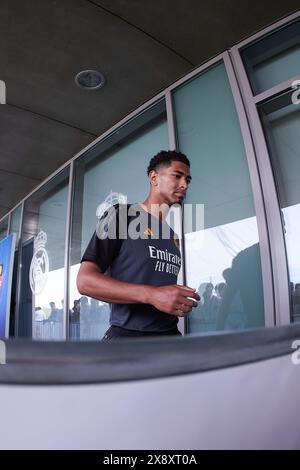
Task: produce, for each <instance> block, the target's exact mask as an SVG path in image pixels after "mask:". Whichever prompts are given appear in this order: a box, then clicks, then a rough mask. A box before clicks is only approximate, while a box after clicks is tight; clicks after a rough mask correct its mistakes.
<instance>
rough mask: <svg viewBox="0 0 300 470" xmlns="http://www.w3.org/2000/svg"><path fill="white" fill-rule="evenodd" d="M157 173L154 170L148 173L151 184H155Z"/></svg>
mask: <svg viewBox="0 0 300 470" xmlns="http://www.w3.org/2000/svg"><path fill="white" fill-rule="evenodd" d="M157 177H158V173H157V172H156V171H155V170H151V171H150V173H149V180H150V184H151V186H157Z"/></svg>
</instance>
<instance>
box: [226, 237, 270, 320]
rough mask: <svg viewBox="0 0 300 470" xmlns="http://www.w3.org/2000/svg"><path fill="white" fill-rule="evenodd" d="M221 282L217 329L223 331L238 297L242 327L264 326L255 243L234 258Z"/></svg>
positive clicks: (261, 291)
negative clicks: (237, 296)
mask: <svg viewBox="0 0 300 470" xmlns="http://www.w3.org/2000/svg"><path fill="white" fill-rule="evenodd" d="M223 276H224V273H223ZM224 279H225V280H226V289H225V291H224V295H223V300H222V303H221V307H220V312H219V315H218V321H217V329H224V328H225V326H226V320H227V318H228V316H229V315H230V309H231V303H232V301H233V299H234V298H235V297H236V295H237V294H239V296H240V299H241V305H242V310H243V312H242V313H243V316H244V320H243V323H244V325H243V326H244V327H245V328H254V327H259V326H264V297H263V284H262V275H261V263H260V253H259V244H258V243H257V244H255V245H252V246H249V247H248V248H246V249H245V250H243V251H241V252H240V253H238V254H237V255H236V257H235V258H234V259H233V261H232V266H231V269H230V270H228V269H226V273H225V276H224Z"/></svg>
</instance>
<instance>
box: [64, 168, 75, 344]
mask: <svg viewBox="0 0 300 470" xmlns="http://www.w3.org/2000/svg"><path fill="white" fill-rule="evenodd" d="M73 188H74V162H73V161H72V162H71V164H70V173H69V188H68V202H67V220H66V232H65V259H64V312H63V313H64V315H63V331H64V337H65V339H66V340H68V339H69V337H70V318H69V282H70V266H69V264H70V244H71V231H72V212H73Z"/></svg>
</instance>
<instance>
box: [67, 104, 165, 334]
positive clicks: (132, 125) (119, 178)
mask: <svg viewBox="0 0 300 470" xmlns="http://www.w3.org/2000/svg"><path fill="white" fill-rule="evenodd" d="M168 146H169V145H168V128H167V122H166V109H165V103H164V101H161V102H159V103H158V104H155V105H154V106H152V107H151V108H150V109H148V110H146V111H145V112H143V113H141V114H140V115H139V116H137V117H136V118H134V119H133V120H131V121H130V122H128V123H126V124H125V125H124V126H122V127H121V128H119V129H118V130H117V131H115V132H114V133H113V134H111V135H110V136H109V137H108V138H107V139H105V140H104V141H102V142H100V143H99V144H97V145H96V146H95V147H94V148H93V149H92V150H90V151H89V152H88V153H87V154H86V155H85V156H84V157H83V158H80V159H79V160H77V161H76V162H75V195H74V205H73V207H74V213H73V224H72V243H71V267H70V303H69V306H70V337H71V339H82V340H90V339H91V340H92V339H101V338H102V337H103V335H104V333H105V331H106V330H107V329H108V327H109V314H110V308H109V305H108V304H106V303H103V302H98V301H97V300H95V299H90V298H88V297H85V296H81V295H80V294H79V292H78V291H77V288H76V277H77V273H78V270H79V266H80V259H81V257H82V255H83V253H84V251H85V249H86V247H87V244H88V242H89V240H90V238H91V236H92V234H93V232H94V230H95V227H96V223H97V214H98V215H99V214H100V213H102V212H103V210H102V208H103V203H104V204H106V203H108V204H109V205H111V204H115V203H117V202H118V201H120V202H122V201H123V202H126V201H127V202H128V203H133V202H141V201H143V200H144V199H145V196H146V194H147V192H148V189H149V182H148V178H147V167H148V164H149V160H150V158H151V157H152V156H153V155H155V154H156V153H157V152H159V151H160V150H162V149H168ZM124 198H125V199H124Z"/></svg>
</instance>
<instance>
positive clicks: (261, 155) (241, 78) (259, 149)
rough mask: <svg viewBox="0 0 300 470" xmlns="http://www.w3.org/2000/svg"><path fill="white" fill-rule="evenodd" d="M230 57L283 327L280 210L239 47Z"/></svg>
mask: <svg viewBox="0 0 300 470" xmlns="http://www.w3.org/2000/svg"><path fill="white" fill-rule="evenodd" d="M230 55H231V57H232V62H233V66H234V70H235V74H236V76H237V80H238V84H239V88H240V90H241V95H242V98H243V102H244V106H245V110H246V114H247V118H248V123H249V127H250V131H251V135H252V138H253V145H254V149H255V153H256V159H257V165H258V169H259V174H260V180H261V186H262V192H263V198H264V205H265V212H266V218H267V226H268V235H269V243H270V251H271V258H272V277H273V282H274V302H275V306H276V307H275V315H276V318H275V323H276V324H279V325H284V324H288V323H290V295H289V276H288V267H287V257H286V249H285V239H284V231H283V227H282V218H281V208H280V204H279V200H278V195H277V190H276V186H275V181H274V175H273V171H272V166H271V160H270V155H269V151H268V147H267V143H266V140H265V135H264V131H263V127H262V124H261V120H260V117H259V114H258V110H257V103H256V102H255V99H254V96H253V93H252V89H251V86H250V82H249V79H248V77H247V74H246V70H245V68H244V65H243V62H242V58H241V55H240V46H236V47H233V48H232V49H231V50H230Z"/></svg>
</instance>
